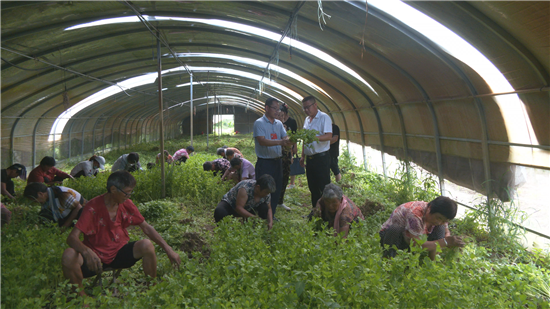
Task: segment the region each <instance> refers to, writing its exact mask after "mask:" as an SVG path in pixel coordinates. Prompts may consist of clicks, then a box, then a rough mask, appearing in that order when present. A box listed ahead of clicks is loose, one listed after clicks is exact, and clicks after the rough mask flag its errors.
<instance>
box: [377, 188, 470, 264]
mask: <svg viewBox="0 0 550 309" xmlns="http://www.w3.org/2000/svg"><path fill="white" fill-rule="evenodd" d="M456 209H457V205H456V202H455V201H453V200H451V199H450V198H448V197H445V196H439V197H437V198H436V199H434V200H433V201H431V202H429V203H426V202H420V201H417V202H408V203H405V204H402V205H400V206H399V207H397V208H396V209H395V210H394V211H393V213H392V214H391V216H390V218H389V219H388V220H387V221H386V222H385V223H384V224H383V225H382V228H381V230H380V244H381V245H382V246H385V245H388V246H389V247H390V248H388V249H386V250H385V251H384V257H394V256H395V255H396V251H395V249H393V248H391V247H392V246H394V245H395V246H396V247H397V249H400V250H407V249H410V244H411V240H414V243H416V240H419V239H420V237H422V236H423V235H427V236H428V241H426V242H424V244H422V248H425V249H427V250H428V252H429V256H430V258H431V259H432V260H433V259H435V254H436V252H437V244H439V246H440V247H441V248H445V247H449V248H452V247H463V246H464V242H463V241H462V239H461V238H460V237H456V236H451V233H450V232H449V228H448V222H449V221H450V220H452V219H454V217H455V216H456Z"/></svg>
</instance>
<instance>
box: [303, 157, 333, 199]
mask: <svg viewBox="0 0 550 309" xmlns="http://www.w3.org/2000/svg"><path fill="white" fill-rule="evenodd" d="M306 177H307V186H308V187H309V192H311V206H312V207H315V205H316V204H317V201H318V200H319V199H320V198H321V195H323V190H324V189H325V186H326V185H328V184H329V183H330V154H329V152H328V151H325V152H322V153H320V154H316V155H314V156H306Z"/></svg>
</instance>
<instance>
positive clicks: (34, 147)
mask: <svg viewBox="0 0 550 309" xmlns="http://www.w3.org/2000/svg"><path fill="white" fill-rule="evenodd" d="M40 120H42V118H38V120H37V121H36V124H35V125H34V130H33V132H32V167H33V168H34V167H35V166H36V129H38V124H39V123H40ZM12 130H13V129H12ZM12 141H13V138H12ZM12 160H13V157H12ZM12 164H13V162H12Z"/></svg>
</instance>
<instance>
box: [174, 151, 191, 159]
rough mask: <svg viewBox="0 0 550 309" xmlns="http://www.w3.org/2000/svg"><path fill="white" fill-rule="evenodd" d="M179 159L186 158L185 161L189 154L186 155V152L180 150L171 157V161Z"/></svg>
mask: <svg viewBox="0 0 550 309" xmlns="http://www.w3.org/2000/svg"><path fill="white" fill-rule="evenodd" d="M181 157H186V158H187V159H189V154H188V153H187V150H185V149H180V150H178V151H176V153H174V156H172V159H173V160H174V161H178V160H179V159H180V158H181Z"/></svg>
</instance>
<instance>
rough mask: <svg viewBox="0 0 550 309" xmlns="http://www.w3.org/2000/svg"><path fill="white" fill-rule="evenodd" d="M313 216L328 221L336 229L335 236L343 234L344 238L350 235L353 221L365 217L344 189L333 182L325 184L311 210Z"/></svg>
mask: <svg viewBox="0 0 550 309" xmlns="http://www.w3.org/2000/svg"><path fill="white" fill-rule="evenodd" d="M312 216H315V217H320V218H321V219H323V221H325V222H328V224H329V227H333V228H334V230H335V233H334V236H338V235H339V234H341V235H342V236H343V238H347V237H348V233H349V230H350V228H351V224H352V223H354V222H355V223H357V222H359V219H361V220H364V219H365V217H363V213H361V210H360V209H359V207H357V206H355V204H354V203H353V202H352V200H350V199H349V198H348V197H347V196H345V195H344V193H343V192H342V189H341V188H340V187H338V186H337V185H335V184H333V183H330V184H328V185H326V186H325V189H324V190H323V195H322V196H321V198H320V199H319V200H318V201H317V205H316V206H315V208H314V209H313V211H312V212H311V215H310V217H312Z"/></svg>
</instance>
